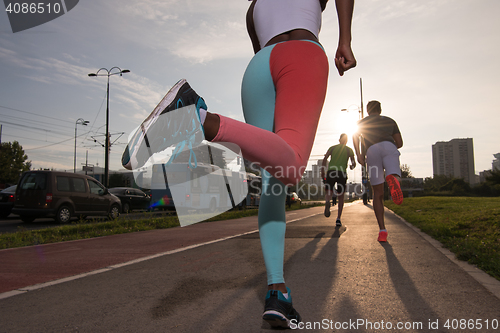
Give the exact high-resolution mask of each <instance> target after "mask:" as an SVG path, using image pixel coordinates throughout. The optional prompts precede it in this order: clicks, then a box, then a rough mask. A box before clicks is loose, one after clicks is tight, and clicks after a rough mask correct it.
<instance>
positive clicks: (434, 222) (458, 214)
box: [385, 197, 500, 280]
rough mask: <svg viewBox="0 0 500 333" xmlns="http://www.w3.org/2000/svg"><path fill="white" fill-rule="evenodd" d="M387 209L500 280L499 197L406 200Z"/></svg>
mask: <svg viewBox="0 0 500 333" xmlns="http://www.w3.org/2000/svg"><path fill="white" fill-rule="evenodd" d="M385 206H386V207H387V208H389V209H391V210H392V211H393V212H395V213H396V214H398V215H399V216H401V217H402V218H404V219H405V220H406V221H408V222H409V223H411V224H413V225H414V226H416V227H418V228H419V229H420V230H421V231H423V232H425V233H426V234H428V235H429V236H431V237H433V238H434V239H436V240H438V241H439V242H441V243H442V244H443V246H444V247H446V248H447V249H449V250H450V251H452V252H453V253H455V255H456V256H457V258H458V259H460V260H464V261H467V262H469V263H471V264H473V265H476V266H477V267H478V268H480V269H482V270H483V271H485V272H486V273H488V274H490V275H491V276H493V277H494V278H496V279H498V280H500V198H499V197H494V198H489V197H482V198H477V197H419V198H405V200H404V203H403V204H402V205H401V206H397V205H395V204H394V203H393V202H392V201H386V202H385Z"/></svg>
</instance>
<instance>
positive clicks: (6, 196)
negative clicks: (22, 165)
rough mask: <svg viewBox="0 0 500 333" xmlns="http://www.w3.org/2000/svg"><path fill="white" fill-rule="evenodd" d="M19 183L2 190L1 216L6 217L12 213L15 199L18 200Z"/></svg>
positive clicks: (0, 196) (0, 195) (0, 192)
mask: <svg viewBox="0 0 500 333" xmlns="http://www.w3.org/2000/svg"><path fill="white" fill-rule="evenodd" d="M16 188H17V185H14V186H10V187H7V188H6V189H3V190H2V191H0V218H2V219H4V218H6V217H7V216H9V215H10V212H11V211H12V207H14V201H15V200H16Z"/></svg>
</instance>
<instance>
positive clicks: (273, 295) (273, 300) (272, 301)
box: [262, 288, 302, 328]
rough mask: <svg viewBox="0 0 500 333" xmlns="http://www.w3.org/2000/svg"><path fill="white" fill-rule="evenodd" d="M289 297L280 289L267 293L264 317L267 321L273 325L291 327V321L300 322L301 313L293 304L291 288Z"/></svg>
mask: <svg viewBox="0 0 500 333" xmlns="http://www.w3.org/2000/svg"><path fill="white" fill-rule="evenodd" d="M286 290H287V291H288V298H286V297H285V296H284V295H283V293H282V292H281V291H279V290H269V291H268V292H267V295H266V304H265V307H264V313H263V314H262V319H264V320H265V321H267V322H268V323H269V324H270V325H271V326H272V327H283V328H290V323H293V324H295V325H296V324H298V323H300V322H301V321H302V318H301V317H300V315H299V313H298V312H297V311H296V310H295V309H294V308H293V306H292V296H291V295H290V289H288V288H286Z"/></svg>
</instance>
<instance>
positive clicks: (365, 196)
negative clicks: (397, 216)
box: [340, 78, 368, 205]
mask: <svg viewBox="0 0 500 333" xmlns="http://www.w3.org/2000/svg"><path fill="white" fill-rule="evenodd" d="M359 91H360V94H361V107H358V112H359V119H360V120H361V119H363V118H364V112H363V80H362V79H361V78H360V79H359ZM340 111H347V112H349V110H348V109H342V110H340ZM361 145H363V141H361ZM361 149H363V148H361ZM361 182H362V183H363V185H364V186H365V187H368V177H367V174H366V163H365V165H362V166H361ZM367 203H368V193H366V191H364V193H363V204H365V205H366V204H367Z"/></svg>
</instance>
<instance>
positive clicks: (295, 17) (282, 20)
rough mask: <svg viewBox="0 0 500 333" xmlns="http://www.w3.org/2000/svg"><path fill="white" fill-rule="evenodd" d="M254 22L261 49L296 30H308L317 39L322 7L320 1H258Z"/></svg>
mask: <svg viewBox="0 0 500 333" xmlns="http://www.w3.org/2000/svg"><path fill="white" fill-rule="evenodd" d="M253 21H254V25H255V32H256V33H257V37H258V38H259V43H260V47H264V46H265V45H266V44H267V42H269V41H270V40H271V39H272V38H273V37H275V36H277V35H279V34H282V33H284V32H287V31H290V30H294V29H305V30H308V31H310V32H311V33H312V34H314V36H316V38H317V37H318V35H319V31H320V29H321V5H320V3H319V0H257V3H256V4H255V7H254V12H253Z"/></svg>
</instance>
